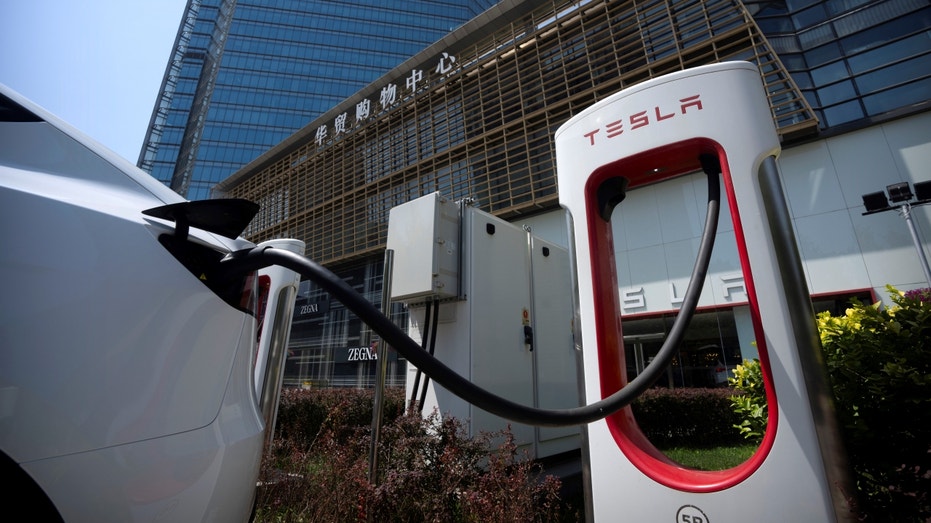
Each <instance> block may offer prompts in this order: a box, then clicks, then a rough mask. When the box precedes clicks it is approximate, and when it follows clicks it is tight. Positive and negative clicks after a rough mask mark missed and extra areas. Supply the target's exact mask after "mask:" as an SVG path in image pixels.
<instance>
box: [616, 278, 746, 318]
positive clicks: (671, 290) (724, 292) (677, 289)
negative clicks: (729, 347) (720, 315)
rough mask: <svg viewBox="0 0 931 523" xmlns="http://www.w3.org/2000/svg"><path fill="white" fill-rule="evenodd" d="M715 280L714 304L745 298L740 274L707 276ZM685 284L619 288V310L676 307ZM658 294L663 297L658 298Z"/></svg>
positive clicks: (653, 309)
mask: <svg viewBox="0 0 931 523" xmlns="http://www.w3.org/2000/svg"><path fill="white" fill-rule="evenodd" d="M715 280H716V284H717V289H712V290H713V291H714V292H713V295H714V301H715V303H714V304H715V305H723V304H734V303H741V302H745V301H746V300H747V288H746V286H745V285H744V278H743V276H742V275H740V274H736V275H734V274H732V275H721V276H718V277H717V278H714V279H712V278H711V277H709V281H712V282H714V281H715ZM713 284H714V283H713ZM687 285H688V283H685V284H682V285H679V286H676V284H675V283H674V282H667V287H666V288H665V289H663V288H662V287H663V284H662V283H656V284H651V285H648V286H641V287H635V288H630V289H623V290H621V311H622V313H626V314H633V313H638V312H655V311H661V310H669V309H674V308H678V307H680V306H681V305H682V300H683V299H684V297H685V289H686V286H687ZM647 296H650V297H651V300H650V301H651V302H650V303H647ZM660 296H662V297H663V298H659V297H660ZM656 302H658V303H656Z"/></svg>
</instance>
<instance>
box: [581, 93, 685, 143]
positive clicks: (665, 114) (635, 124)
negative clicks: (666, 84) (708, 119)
mask: <svg viewBox="0 0 931 523" xmlns="http://www.w3.org/2000/svg"><path fill="white" fill-rule="evenodd" d="M700 96H701V95H700V94H696V95H693V96H687V97H685V98H681V99H680V100H679V108H678V112H677V110H676V109H675V108H663V107H660V106H659V105H657V106H655V107H653V109H647V110H644V111H640V112H638V113H634V114H632V115H630V116H628V117H627V118H621V119H620V120H615V121H613V122H608V123H606V124H605V125H604V127H601V128H598V129H595V130H594V131H589V132H587V133H585V134H583V135H582V136H585V137H586V138H588V142H589V145H595V137H596V136H597V135H598V133H600V132H602V131H604V138H614V137H616V136H620V135H621V134H623V133H624V131H625V130H627V131H633V130H635V129H640V128H641V127H646V126H648V125H650V124H651V123H652V122H661V121H663V120H668V119H670V118H674V117H675V116H676V115H677V114H680V113H681V114H686V113H687V112H688V110H689V109H693V111H701V110H702V105H701V100H700V99H699V97H700Z"/></svg>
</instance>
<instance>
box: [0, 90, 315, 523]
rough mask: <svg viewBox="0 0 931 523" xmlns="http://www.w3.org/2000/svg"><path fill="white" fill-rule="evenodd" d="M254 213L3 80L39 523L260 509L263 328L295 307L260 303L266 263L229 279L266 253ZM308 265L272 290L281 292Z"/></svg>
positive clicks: (1, 397) (30, 476)
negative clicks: (224, 269) (229, 271)
mask: <svg viewBox="0 0 931 523" xmlns="http://www.w3.org/2000/svg"><path fill="white" fill-rule="evenodd" d="M256 209H257V207H256V206H254V205H253V204H251V203H249V202H245V201H242V200H232V201H230V200H209V201H204V202H188V201H186V200H184V199H183V198H181V197H180V196H179V195H178V194H176V193H174V192H173V191H171V190H169V189H168V188H167V187H165V186H164V185H162V184H161V183H159V182H158V181H157V180H155V179H154V178H152V177H151V176H149V175H148V174H146V173H144V172H142V171H141V170H139V169H137V168H136V167H135V166H133V165H132V164H130V163H129V162H127V161H125V160H124V159H122V158H120V157H119V156H118V155H116V154H115V153H113V152H111V151H109V150H107V149H105V148H104V147H102V146H101V145H99V144H97V143H95V142H94V141H93V140H90V139H89V138H87V137H85V136H84V135H82V134H81V133H80V132H78V131H77V130H75V129H74V128H72V127H71V126H69V125H67V124H65V123H64V122H62V121H61V120H59V119H57V118H55V117H54V116H52V115H50V114H48V113H47V112H46V111H44V110H42V109H41V108H39V107H37V106H35V105H34V104H32V103H30V102H29V101H28V100H25V99H24V98H22V97H21V96H19V95H18V94H17V93H15V92H13V91H11V90H10V89H8V88H6V87H5V86H2V85H0V231H2V233H0V242H2V243H0V274H2V298H0V300H2V301H0V478H2V480H3V481H2V483H3V485H4V489H5V490H6V492H7V496H6V499H8V500H9V501H10V503H9V505H8V507H7V508H8V510H18V511H19V512H20V513H22V514H26V515H27V517H28V518H30V519H33V520H37V521H54V520H56V519H60V520H64V521H68V522H76V521H92V522H101V521H120V522H123V521H155V520H158V521H172V522H179V521H217V522H224V523H225V522H230V521H247V520H248V519H249V518H250V514H251V511H252V506H253V498H254V492H255V486H256V480H257V476H258V471H259V466H260V461H261V454H262V450H263V443H264V437H263V432H264V428H265V426H266V419H265V418H267V412H263V409H262V408H261V407H260V401H261V399H260V398H259V396H260V395H261V392H260V391H261V390H262V385H261V384H260V383H258V382H259V381H262V379H261V378H259V379H257V378H256V376H255V374H254V372H255V369H256V368H257V367H260V365H256V363H257V361H256V359H257V357H258V358H259V362H261V363H262V364H263V365H261V367H262V369H263V371H264V370H265V369H266V366H267V364H268V363H269V362H268V361H266V359H265V358H266V354H265V353H264V352H263V349H262V347H261V346H260V345H259V344H257V337H258V336H259V333H260V332H261V337H262V339H263V340H268V339H272V338H274V337H275V336H272V334H273V333H272V332H270V331H269V328H268V327H264V328H263V329H264V331H263V330H262V329H260V325H259V324H260V320H261V319H262V317H263V314H264V313H265V312H269V309H266V308H264V307H265V306H266V304H267V306H269V307H271V306H272V305H274V304H277V303H279V302H280V303H284V304H285V305H286V306H285V309H287V300H277V299H262V297H261V296H259V292H260V291H259V289H260V287H259V284H258V282H259V280H260V278H259V275H258V274H256V273H255V272H253V273H248V274H242V275H238V276H236V277H235V278H229V277H225V278H220V277H219V276H217V275H216V274H215V273H216V266H217V264H218V262H219V260H220V259H221V258H223V257H224V256H227V255H228V254H229V253H231V252H235V251H239V250H242V249H247V248H251V247H253V245H252V244H251V243H249V242H247V241H245V240H243V239H242V238H238V236H239V234H240V233H241V231H242V230H243V229H244V228H245V226H246V225H247V224H248V222H249V221H250V220H251V219H252V216H253V215H254V213H255V212H256ZM298 243H299V242H298ZM300 250H303V244H301V245H300ZM294 276H295V277H294V278H292V279H289V278H284V279H283V280H281V279H280V278H279V279H277V280H276V279H273V280H272V284H271V288H269V285H268V280H267V279H266V280H265V283H266V285H265V286H264V290H266V291H267V292H269V293H273V295H277V293H278V292H279V291H281V290H282V289H288V288H291V287H293V286H295V285H296V283H297V278H296V275H294ZM291 303H292V305H291V306H292V307H293V299H292V300H291ZM260 304H261V305H260ZM259 307H263V308H262V309H261V310H260V309H259ZM279 316H280V317H283V318H286V321H284V322H281V321H279V322H277V324H276V326H275V327H273V328H277V329H285V330H287V329H289V327H290V311H289V310H285V311H284V312H281V313H280V314H279ZM279 319H280V318H279ZM268 323H270V322H266V325H268ZM277 337H278V338H279V342H280V339H281V336H280V335H279V336H277ZM285 340H286V337H285ZM285 343H286V341H285ZM266 345H267V344H266ZM265 350H267V346H266V349H265ZM273 379H274V378H273ZM274 383H275V382H272V387H271V388H272V389H274ZM277 383H279V384H280V381H278V382H277ZM279 386H280V385H279Z"/></svg>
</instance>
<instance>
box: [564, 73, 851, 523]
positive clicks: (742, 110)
mask: <svg viewBox="0 0 931 523" xmlns="http://www.w3.org/2000/svg"><path fill="white" fill-rule="evenodd" d="M555 139H556V159H557V172H558V180H559V198H560V203H561V204H562V205H563V206H564V207H565V208H566V209H567V210H568V211H569V213H570V214H571V216H572V223H573V225H572V234H573V237H574V239H573V249H574V256H575V262H576V272H577V277H578V289H579V321H580V325H581V333H582V348H583V359H584V374H585V396H586V402H587V403H591V402H593V401H596V400H599V399H601V398H603V397H606V396H608V395H610V394H611V393H613V392H615V391H616V390H618V389H619V388H621V387H623V386H624V385H625V384H626V382H627V376H626V367H625V357H627V356H626V354H625V351H624V345H623V334H622V328H623V325H622V323H623V322H622V321H621V308H620V306H619V303H618V302H619V289H618V285H617V271H618V267H616V266H615V260H614V250H613V246H612V231H611V221H610V220H605V219H604V218H603V217H602V216H600V209H599V208H598V201H597V190H598V187H599V186H600V185H601V184H602V183H603V182H605V181H606V180H609V179H610V178H612V177H615V176H623V177H625V178H627V179H628V180H629V182H630V183H629V186H628V189H631V190H633V189H636V187H639V186H643V185H647V184H653V183H662V182H663V181H664V180H668V179H671V178H673V177H676V176H679V175H684V174H689V173H693V172H695V171H698V170H700V162H699V156H700V155H710V156H712V157H714V158H716V159H717V160H718V161H719V162H720V164H721V170H722V173H721V181H722V206H725V209H724V210H722V213H721V216H722V218H721V219H729V220H731V222H732V224H731V225H732V226H733V230H734V235H735V236H736V243H737V249H738V254H739V256H738V257H739V259H740V262H741V269H740V270H741V271H742V274H743V279H744V284H745V286H746V290H747V295H748V298H749V308H750V315H751V317H752V321H753V330H754V333H755V336H756V343H757V346H758V349H759V353H760V359H761V362H762V364H763V368H764V375H765V379H766V388H767V398H768V404H769V406H770V408H769V411H770V417H769V426H768V430H767V433H766V435H765V437H764V440H763V443H762V444H761V446H760V448H759V449H758V450H757V452H756V454H754V456H753V457H752V458H750V459H749V460H748V461H747V462H745V463H744V464H742V465H739V466H737V467H735V468H733V469H729V470H724V471H713V472H705V471H697V470H690V469H688V468H686V467H682V466H680V465H678V464H676V463H673V462H672V461H671V460H669V459H668V458H666V457H665V456H664V455H663V454H662V453H661V452H659V451H658V450H657V449H655V448H654V447H653V446H652V444H650V442H649V441H647V440H646V438H645V437H644V436H643V434H642V433H641V432H640V430H639V428H638V427H637V424H636V421H635V419H634V418H633V415H632V413H631V411H630V409H629V408H625V409H623V410H622V411H620V412H618V413H616V414H614V415H612V416H609V417H608V418H606V419H605V420H602V421H598V422H595V423H592V424H591V425H589V427H588V442H587V443H588V452H589V463H588V467H589V471H590V481H591V485H590V486H591V496H592V508H593V514H594V518H595V520H596V521H613V520H616V518H617V517H618V516H619V515H621V514H623V515H624V517H625V519H630V520H631V521H677V522H682V521H698V520H702V521H705V522H708V521H713V522H715V523H719V522H727V521H735V522H736V521H746V519H747V518H748V517H752V518H753V519H754V520H756V521H780V522H781V521H834V520H835V519H843V517H844V512H843V511H844V504H845V500H844V499H843V492H841V489H842V485H843V478H842V475H843V471H842V468H841V467H839V466H838V462H837V459H836V456H835V455H834V454H832V450H833V449H832V447H831V442H832V441H835V442H836V439H834V438H835V437H836V433H835V432H833V429H834V428H835V427H834V426H833V425H832V424H831V423H830V417H831V415H832V412H831V411H830V410H829V409H827V408H825V405H829V403H830V401H829V400H826V396H825V390H824V389H823V382H819V381H818V379H817V375H818V372H817V370H818V369H817V362H816V358H815V357H813V356H812V355H813V354H815V353H816V351H817V350H818V345H817V344H818V340H817V331H816V330H814V331H813V329H814V319H813V316H812V314H811V305H810V301H806V300H808V293H807V288H806V286H805V281H804V276H803V275H802V274H801V270H800V262H799V258H798V253H797V246H796V244H795V240H794V236H793V234H792V229H791V222H790V221H789V220H786V219H785V216H786V213H787V211H786V208H785V204H784V200H783V196H782V189H781V186H780V182H779V178H778V169H777V168H776V163H775V158H776V156H777V155H778V154H779V152H780V144H779V139H778V137H777V135H776V132H775V128H774V126H773V115H772V114H771V113H770V108H769V103H768V101H767V99H766V96H765V92H764V90H763V86H762V82H761V79H760V72H759V70H758V69H757V68H756V67H755V66H754V65H752V64H750V63H747V62H730V63H722V64H715V65H709V66H703V67H698V68H695V69H690V70H686V71H681V72H677V73H673V74H670V75H666V76H663V77H660V78H656V79H653V80H650V81H647V82H644V83H642V84H638V85H635V86H633V87H630V88H628V89H625V90H623V91H621V92H619V93H617V94H615V95H613V96H611V97H609V98H607V99H605V100H603V101H601V102H599V103H597V104H595V105H593V106H592V107H590V108H588V109H586V110H584V111H582V112H581V113H579V114H578V115H576V116H575V117H573V118H572V119H571V120H569V121H568V122H566V123H565V124H564V125H563V126H562V127H560V128H559V129H558V130H557V132H556V138H555ZM620 205H624V203H621V204H620ZM805 303H807V304H808V305H807V310H806V307H805ZM812 332H814V336H813V337H812Z"/></svg>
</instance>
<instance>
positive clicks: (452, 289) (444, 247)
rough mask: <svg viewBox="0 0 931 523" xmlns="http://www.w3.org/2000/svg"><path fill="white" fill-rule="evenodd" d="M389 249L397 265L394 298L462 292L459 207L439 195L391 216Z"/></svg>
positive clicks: (394, 210) (402, 207)
mask: <svg viewBox="0 0 931 523" xmlns="http://www.w3.org/2000/svg"><path fill="white" fill-rule="evenodd" d="M388 249H391V250H393V251H394V253H395V259H394V263H395V264H396V265H398V266H400V267H403V268H404V270H402V271H395V272H394V273H393V276H394V279H393V281H392V284H391V299H393V300H397V301H410V300H417V299H425V298H434V297H435V298H449V297H452V296H456V295H457V294H458V292H459V286H458V282H459V207H458V206H457V205H456V204H455V203H454V202H451V201H449V200H447V199H445V198H443V197H442V196H440V194H439V193H433V194H428V195H427V196H424V197H421V198H417V199H416V200H413V201H410V202H408V203H406V204H404V205H399V206H397V207H394V208H392V209H391V210H390V211H389V213H388Z"/></svg>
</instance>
